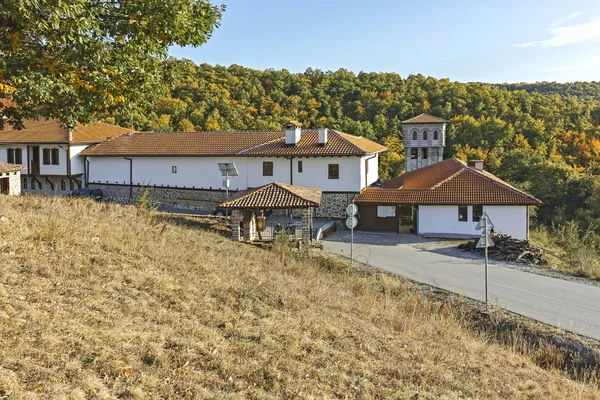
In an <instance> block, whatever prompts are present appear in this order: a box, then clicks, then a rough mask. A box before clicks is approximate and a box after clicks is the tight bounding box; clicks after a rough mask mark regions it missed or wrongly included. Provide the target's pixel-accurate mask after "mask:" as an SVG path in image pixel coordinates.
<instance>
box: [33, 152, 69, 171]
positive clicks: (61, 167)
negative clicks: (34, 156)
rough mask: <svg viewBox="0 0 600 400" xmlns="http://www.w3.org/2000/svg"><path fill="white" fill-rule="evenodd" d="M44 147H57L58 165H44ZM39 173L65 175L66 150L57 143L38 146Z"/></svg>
mask: <svg viewBox="0 0 600 400" xmlns="http://www.w3.org/2000/svg"><path fill="white" fill-rule="evenodd" d="M44 149H58V165H44ZM30 157H31V155H30ZM50 161H52V159H50ZM40 175H67V150H66V149H64V148H60V147H58V145H46V146H40Z"/></svg>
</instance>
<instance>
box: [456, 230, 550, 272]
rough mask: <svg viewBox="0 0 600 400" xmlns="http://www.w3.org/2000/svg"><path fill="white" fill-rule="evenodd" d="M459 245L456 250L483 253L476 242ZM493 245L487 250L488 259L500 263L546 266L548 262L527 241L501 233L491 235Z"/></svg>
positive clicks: (540, 251) (537, 249) (539, 250)
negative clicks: (499, 261)
mask: <svg viewBox="0 0 600 400" xmlns="http://www.w3.org/2000/svg"><path fill="white" fill-rule="evenodd" d="M478 240H479V239H475V240H473V241H469V242H466V243H461V244H459V245H458V248H459V249H461V250H462V251H470V252H478V253H483V251H484V249H483V248H481V249H478V248H477V247H476V246H477V241H478ZM492 240H493V241H494V243H495V245H494V246H493V247H489V248H488V255H489V257H490V258H493V259H495V260H501V261H516V262H522V263H529V264H535V265H546V264H548V261H547V260H546V259H545V258H544V256H543V250H542V249H540V248H539V247H534V246H531V245H530V244H529V241H528V240H518V239H514V238H512V237H510V236H508V235H503V234H501V233H492Z"/></svg>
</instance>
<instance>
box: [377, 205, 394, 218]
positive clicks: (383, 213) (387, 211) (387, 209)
mask: <svg viewBox="0 0 600 400" xmlns="http://www.w3.org/2000/svg"><path fill="white" fill-rule="evenodd" d="M377 216H378V217H379V218H387V217H395V216H396V206H377Z"/></svg>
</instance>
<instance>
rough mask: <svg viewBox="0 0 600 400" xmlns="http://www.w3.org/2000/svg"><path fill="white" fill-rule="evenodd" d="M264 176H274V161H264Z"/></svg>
mask: <svg viewBox="0 0 600 400" xmlns="http://www.w3.org/2000/svg"><path fill="white" fill-rule="evenodd" d="M263 176H273V161H264V162H263Z"/></svg>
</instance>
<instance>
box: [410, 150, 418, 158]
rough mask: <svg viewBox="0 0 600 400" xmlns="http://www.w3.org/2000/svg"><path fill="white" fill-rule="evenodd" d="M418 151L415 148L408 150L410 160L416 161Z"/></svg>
mask: <svg viewBox="0 0 600 400" xmlns="http://www.w3.org/2000/svg"><path fill="white" fill-rule="evenodd" d="M418 150H419V149H417V148H412V149H410V159H411V160H416V159H417V151H418Z"/></svg>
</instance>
